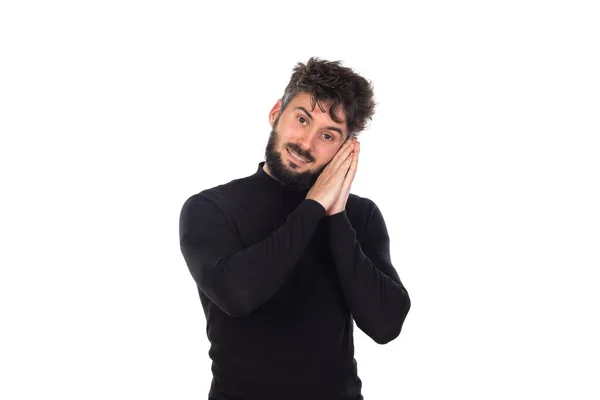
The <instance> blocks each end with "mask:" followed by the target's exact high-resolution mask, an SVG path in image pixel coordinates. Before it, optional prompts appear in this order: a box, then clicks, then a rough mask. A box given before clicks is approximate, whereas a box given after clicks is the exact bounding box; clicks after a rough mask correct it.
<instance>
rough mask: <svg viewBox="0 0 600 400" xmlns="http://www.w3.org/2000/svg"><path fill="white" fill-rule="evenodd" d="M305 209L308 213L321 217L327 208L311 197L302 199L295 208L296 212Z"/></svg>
mask: <svg viewBox="0 0 600 400" xmlns="http://www.w3.org/2000/svg"><path fill="white" fill-rule="evenodd" d="M300 210H302V211H305V212H307V213H309V214H310V215H314V216H315V217H317V218H319V219H321V218H322V217H324V216H325V215H326V214H327V210H325V207H323V205H322V204H321V203H319V202H318V201H316V200H313V199H304V201H303V202H302V203H300V205H299V206H298V208H296V212H298V211H300Z"/></svg>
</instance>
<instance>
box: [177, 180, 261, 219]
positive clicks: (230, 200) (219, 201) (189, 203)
mask: <svg viewBox="0 0 600 400" xmlns="http://www.w3.org/2000/svg"><path fill="white" fill-rule="evenodd" d="M251 187H252V179H251V177H250V176H248V177H243V178H238V179H234V180H231V181H229V182H227V183H223V184H221V185H217V186H214V187H211V188H208V189H204V190H202V191H200V192H198V193H195V194H193V195H191V196H189V197H188V198H187V199H186V200H185V202H184V204H183V207H182V208H183V210H185V209H189V208H196V207H202V206H205V207H210V208H214V209H218V210H219V211H221V212H224V211H225V210H228V209H230V208H231V207H234V206H235V205H236V204H237V203H238V200H239V199H240V196H243V195H244V194H245V193H248V190H249V188H251Z"/></svg>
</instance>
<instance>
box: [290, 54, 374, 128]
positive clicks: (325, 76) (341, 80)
mask: <svg viewBox="0 0 600 400" xmlns="http://www.w3.org/2000/svg"><path fill="white" fill-rule="evenodd" d="M301 92H307V93H309V94H310V96H311V106H312V108H313V109H314V107H315V105H317V104H318V105H319V108H320V109H321V111H322V112H325V108H324V107H323V106H322V105H321V102H329V101H331V108H330V109H329V116H330V117H331V119H332V120H334V121H335V122H337V123H340V122H341V120H340V119H339V118H337V116H336V115H335V113H336V112H337V110H338V108H339V107H342V109H343V110H344V114H345V115H346V126H347V127H348V137H349V138H352V137H356V136H358V134H359V133H360V132H361V131H362V130H364V129H365V127H366V126H367V120H369V121H370V120H371V119H372V118H373V114H374V113H375V106H376V104H375V100H374V94H373V83H372V82H370V81H367V80H366V79H365V78H363V77H362V76H360V75H358V74H357V73H355V72H354V71H353V70H352V69H350V68H348V67H344V66H342V64H341V62H340V61H327V60H321V59H319V58H318V57H311V58H310V59H309V60H308V62H307V63H306V64H303V63H301V62H299V63H298V64H297V65H296V66H295V67H294V72H293V74H292V77H291V78H290V82H289V83H288V85H287V87H286V88H285V91H284V93H283V97H282V98H281V112H283V110H285V107H286V106H287V105H288V104H289V103H290V101H292V99H293V98H294V97H295V96H296V95H298V94H299V93H301Z"/></svg>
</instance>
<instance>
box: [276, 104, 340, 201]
mask: <svg viewBox="0 0 600 400" xmlns="http://www.w3.org/2000/svg"><path fill="white" fill-rule="evenodd" d="M321 104H322V105H323V108H324V109H325V112H322V111H321V109H320V108H319V106H318V105H317V106H315V107H314V109H313V108H312V107H311V105H310V94H308V93H305V92H301V93H299V94H298V95H296V97H294V98H293V99H292V101H290V103H289V104H288V105H287V107H286V108H285V110H284V111H283V112H282V113H281V114H280V111H281V100H278V101H277V103H276V104H275V106H273V109H272V110H271V112H270V113H269V122H270V123H271V126H272V127H273V129H272V130H271V135H270V137H269V142H268V143H267V148H266V151H265V158H266V162H265V171H266V172H267V173H268V174H269V175H271V176H272V177H274V178H275V179H277V180H278V181H279V182H281V183H282V184H283V185H285V186H286V187H288V188H290V189H292V190H298V191H306V190H309V189H310V188H311V187H312V185H313V184H314V183H315V181H316V180H317V178H318V177H319V175H320V174H321V172H322V171H323V169H325V167H326V166H327V164H329V162H330V161H331V159H332V158H333V156H334V155H335V154H336V153H337V151H338V150H339V149H340V147H341V146H342V144H343V143H344V141H345V140H346V138H347V136H348V134H347V127H346V122H345V115H344V113H343V111H342V110H341V108H340V109H338V113H337V117H338V118H339V119H340V120H342V123H337V122H334V121H333V120H332V119H331V117H330V116H329V107H330V104H329V103H326V102H322V103H321Z"/></svg>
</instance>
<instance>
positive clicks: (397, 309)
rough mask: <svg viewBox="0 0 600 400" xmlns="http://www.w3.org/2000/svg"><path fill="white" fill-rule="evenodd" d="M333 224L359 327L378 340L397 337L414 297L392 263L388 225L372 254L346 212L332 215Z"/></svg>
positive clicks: (342, 277)
mask: <svg viewBox="0 0 600 400" xmlns="http://www.w3.org/2000/svg"><path fill="white" fill-rule="evenodd" d="M376 222H377V221H376ZM329 224H330V247H331V254H332V258H333V261H334V264H335V268H336V271H337V274H338V277H339V281H340V284H341V287H342V290H343V293H344V296H345V299H346V301H347V303H348V306H349V308H350V311H351V313H352V316H353V318H354V320H355V321H356V324H357V326H358V327H359V328H360V329H361V330H363V331H364V332H365V333H366V334H367V335H369V336H370V337H371V338H372V339H373V340H374V341H376V342H377V343H380V344H384V343H387V342H389V341H391V340H393V339H394V338H396V337H397V336H398V335H399V334H400V331H401V329H402V325H403V324H404V320H405V318H406V315H407V314H408V311H409V309H410V298H409V295H408V292H407V291H406V289H405V288H404V286H403V285H402V282H401V281H400V278H399V277H398V274H397V272H396V270H395V269H394V267H393V266H392V263H391V260H390V255H389V238H388V237H387V231H385V227H384V226H383V227H379V228H378V231H379V236H378V237H376V238H371V239H372V241H371V242H370V243H369V245H368V247H369V256H368V255H367V254H365V251H363V248H362V247H361V245H360V243H359V241H358V240H357V236H356V232H355V231H354V229H353V228H352V225H351V223H350V221H349V220H348V218H347V215H346V212H345V211H344V212H341V213H338V214H335V215H333V216H331V217H329Z"/></svg>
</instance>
